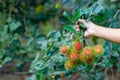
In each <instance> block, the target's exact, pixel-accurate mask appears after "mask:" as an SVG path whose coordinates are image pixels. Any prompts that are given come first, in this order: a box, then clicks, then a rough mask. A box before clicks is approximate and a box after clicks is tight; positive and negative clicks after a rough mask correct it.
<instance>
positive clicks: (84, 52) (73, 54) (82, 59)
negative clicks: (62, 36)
mask: <svg viewBox="0 0 120 80" xmlns="http://www.w3.org/2000/svg"><path fill="white" fill-rule="evenodd" d="M60 52H61V53H62V54H64V55H65V56H66V57H67V58H68V60H67V61H66V62H65V69H67V70H71V69H73V68H76V67H77V66H78V65H80V64H81V63H87V64H88V65H91V64H93V63H94V59H95V58H96V57H99V56H100V55H102V54H103V52H104V49H103V47H102V46H101V45H94V46H85V47H83V43H82V42H81V41H79V40H76V41H74V42H73V45H72V47H70V46H67V45H63V46H62V47H61V48H60Z"/></svg>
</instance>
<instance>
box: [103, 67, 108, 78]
mask: <svg viewBox="0 0 120 80" xmlns="http://www.w3.org/2000/svg"><path fill="white" fill-rule="evenodd" d="M107 71H108V68H105V71H104V74H105V76H106V80H108V79H109V76H108V74H107Z"/></svg>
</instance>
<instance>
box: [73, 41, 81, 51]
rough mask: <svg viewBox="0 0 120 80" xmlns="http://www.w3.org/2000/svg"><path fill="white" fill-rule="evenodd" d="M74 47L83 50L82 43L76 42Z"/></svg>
mask: <svg viewBox="0 0 120 80" xmlns="http://www.w3.org/2000/svg"><path fill="white" fill-rule="evenodd" d="M73 46H74V49H75V50H81V49H82V43H81V42H80V41H75V42H74V45H73Z"/></svg>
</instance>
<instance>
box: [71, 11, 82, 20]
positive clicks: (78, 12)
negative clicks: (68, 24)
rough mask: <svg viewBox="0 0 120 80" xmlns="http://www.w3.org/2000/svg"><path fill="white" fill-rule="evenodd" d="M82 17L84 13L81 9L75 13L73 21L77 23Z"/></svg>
mask: <svg viewBox="0 0 120 80" xmlns="http://www.w3.org/2000/svg"><path fill="white" fill-rule="evenodd" d="M81 16H82V11H81V9H79V10H77V11H75V13H74V14H73V20H74V21H75V22H76V21H77V20H78V19H79V18H80V17H81Z"/></svg>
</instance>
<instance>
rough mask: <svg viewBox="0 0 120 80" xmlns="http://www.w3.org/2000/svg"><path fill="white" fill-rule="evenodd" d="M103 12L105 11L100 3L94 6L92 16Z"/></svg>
mask: <svg viewBox="0 0 120 80" xmlns="http://www.w3.org/2000/svg"><path fill="white" fill-rule="evenodd" d="M101 10H103V6H102V5H100V4H98V3H95V4H94V5H93V6H92V14H98V13H99V12H101Z"/></svg>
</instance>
